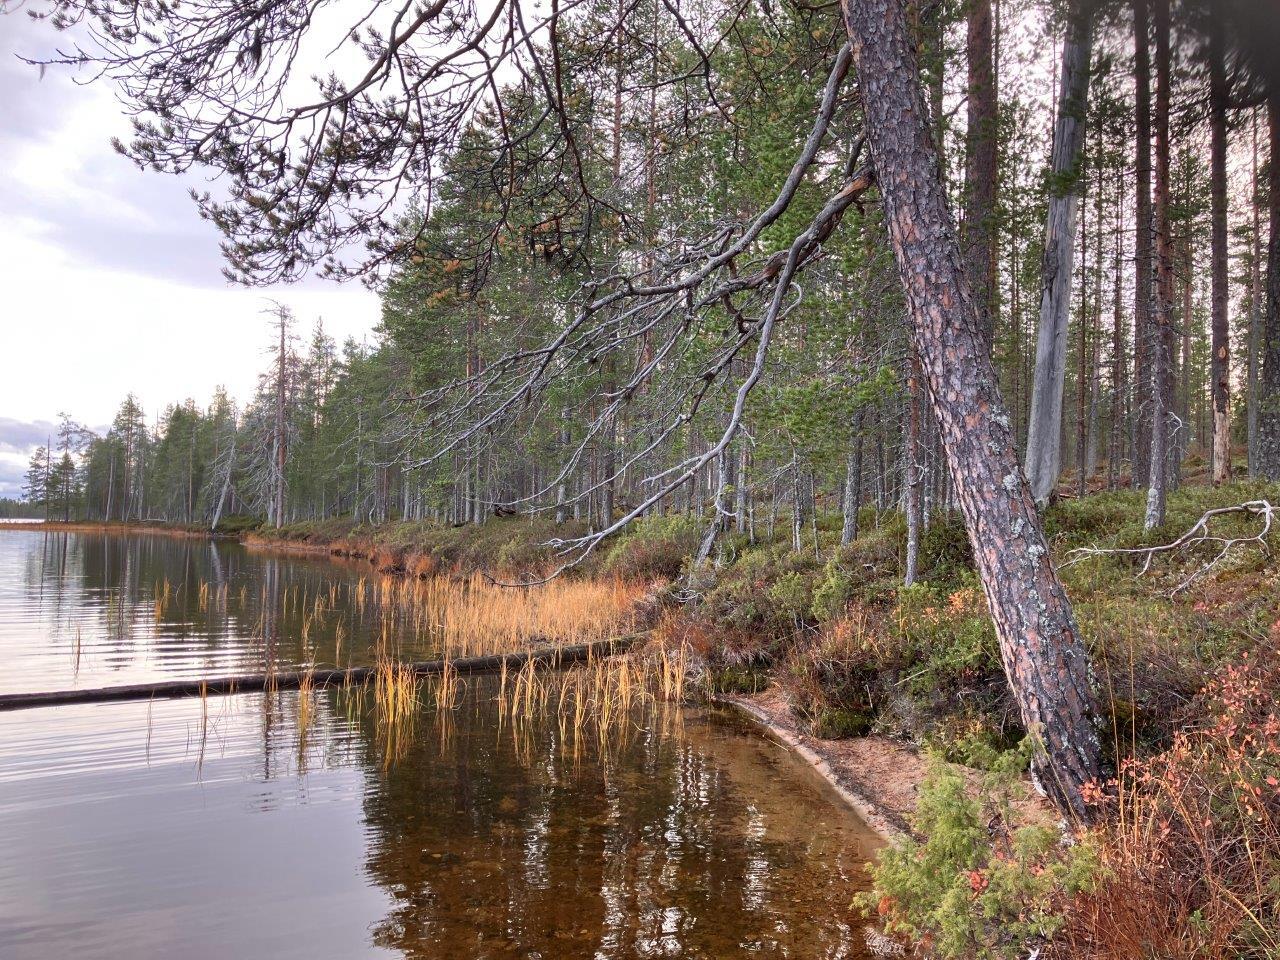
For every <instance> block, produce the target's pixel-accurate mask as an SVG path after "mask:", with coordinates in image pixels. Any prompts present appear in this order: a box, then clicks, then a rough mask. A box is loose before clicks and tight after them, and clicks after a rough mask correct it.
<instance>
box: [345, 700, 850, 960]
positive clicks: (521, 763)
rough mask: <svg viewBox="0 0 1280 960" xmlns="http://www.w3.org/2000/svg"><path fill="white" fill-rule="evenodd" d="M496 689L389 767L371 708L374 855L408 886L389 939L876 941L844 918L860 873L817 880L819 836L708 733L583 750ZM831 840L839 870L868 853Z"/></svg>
mask: <svg viewBox="0 0 1280 960" xmlns="http://www.w3.org/2000/svg"><path fill="white" fill-rule="evenodd" d="M484 700H485V698H484V696H483V695H480V696H479V697H477V696H475V695H473V696H472V697H469V698H468V699H467V701H465V702H464V704H463V706H462V707H461V708H460V709H459V710H458V711H457V715H456V717H455V718H454V722H453V727H452V730H451V735H450V736H449V738H448V739H447V740H445V741H443V743H442V742H441V741H440V740H439V738H436V737H433V736H431V735H430V733H429V731H430V729H431V727H432V724H431V722H430V718H426V719H425V720H424V721H423V722H422V723H421V724H420V728H422V732H420V734H419V736H418V737H417V738H416V739H415V741H414V743H413V745H412V748H411V750H410V752H409V753H408V755H406V756H405V757H404V758H403V759H402V760H401V761H400V762H399V763H397V764H395V765H393V766H391V767H390V768H387V769H383V767H382V766H381V764H380V763H379V756H380V754H379V751H378V747H377V744H376V742H375V740H376V735H377V734H376V729H377V728H376V722H375V721H374V720H373V719H372V717H371V713H372V711H369V713H368V714H366V715H365V716H364V717H363V718H362V720H361V733H362V736H363V738H364V740H365V749H366V751H367V755H366V767H367V769H368V770H369V771H370V772H369V774H368V788H367V793H366V799H365V818H366V823H367V828H368V854H367V870H368V873H369V876H370V877H371V878H372V879H373V880H374V881H375V882H377V883H378V884H379V885H380V886H382V887H383V888H384V889H385V890H386V891H387V893H388V894H389V896H390V897H391V899H392V901H393V906H392V908H391V910H390V912H389V913H388V916H387V917H386V918H385V920H383V921H382V922H381V923H379V924H378V925H377V926H376V927H375V928H374V930H373V938H374V941H375V943H377V944H378V945H380V946H384V947H388V948H394V949H397V950H400V951H403V952H404V953H405V954H406V955H407V956H409V957H423V958H426V957H432V958H435V957H442V956H449V957H455V956H456V957H476V958H481V957H493V958H500V957H515V956H522V957H523V956H539V955H540V956H542V957H547V958H551V957H556V958H574V957H610V958H612V957H616V958H631V957H639V956H670V957H728V956H737V955H740V954H742V953H746V952H753V951H756V952H760V953H763V954H765V955H776V956H798V957H806V958H809V957H843V956H862V953H861V950H862V948H861V946H860V944H857V943H855V942H854V939H855V938H854V937H853V935H852V933H851V931H850V929H849V927H848V925H847V924H846V923H843V922H841V921H840V920H839V919H838V918H840V917H844V916H846V915H847V913H848V909H847V908H848V904H849V901H850V900H851V899H852V891H853V890H854V889H856V887H857V886H858V885H859V884H857V883H856V882H855V884H854V885H844V884H843V883H841V882H840V881H841V879H842V877H841V874H842V872H843V868H842V867H836V870H835V873H834V874H833V876H832V877H831V878H827V879H821V880H820V879H817V878H816V877H815V873H814V871H815V868H816V865H817V863H818V862H819V861H817V860H816V859H810V858H809V857H808V856H807V855H806V854H807V850H806V846H805V841H804V840H803V839H796V838H795V837H792V836H786V837H785V838H784V839H779V837H778V836H776V835H775V832H774V830H773V824H772V823H771V816H770V815H768V814H765V813H763V812H762V811H760V810H759V809H757V808H755V806H754V805H753V804H752V803H751V801H750V798H749V796H747V795H746V794H744V791H743V790H742V789H741V788H740V785H735V784H734V782H733V781H732V779H731V777H729V776H728V775H727V774H726V773H725V771H724V769H723V767H722V765H721V763H720V762H719V760H718V759H717V757H716V756H714V755H712V754H710V753H708V752H707V750H706V749H705V744H704V743H703V742H702V741H700V740H698V739H697V738H696V737H695V738H692V739H691V738H686V737H676V738H668V737H664V736H662V735H661V734H660V733H658V732H657V731H656V730H649V731H642V732H640V733H639V734H638V735H637V736H635V737H634V738H632V739H631V740H630V741H629V742H628V743H626V744H625V745H623V746H621V747H619V748H618V749H617V750H614V751H611V752H610V754H609V756H608V757H605V758H602V757H601V756H600V755H599V754H598V753H597V752H596V748H595V745H594V744H591V745H589V746H587V747H586V748H585V749H584V750H582V752H581V753H580V755H579V757H578V759H577V761H576V762H575V760H574V759H573V758H572V753H573V750H572V745H571V744H566V743H563V742H561V733H560V731H559V730H558V728H557V727H556V725H555V724H553V723H546V724H543V725H542V728H541V730H540V732H539V733H538V735H537V737H536V740H535V742H534V743H533V744H532V745H530V744H528V743H525V744H523V745H521V744H520V743H519V742H518V741H517V740H515V739H513V737H512V736H511V730H510V728H509V727H508V728H507V729H505V730H499V727H498V724H497V718H496V711H495V710H494V709H493V708H492V706H491V704H489V703H487V702H483V701H484ZM819 833H820V831H819ZM826 853H827V856H825V857H823V860H822V863H823V869H824V870H825V869H827V868H830V867H832V866H833V863H832V861H833V859H834V860H836V861H840V860H841V859H843V860H844V861H852V860H854V859H857V860H858V862H859V863H860V858H858V857H857V855H856V854H855V853H854V852H848V853H846V854H843V855H840V851H830V850H828V851H826ZM832 854H837V856H835V857H834V858H833V857H832V856H831V855H832ZM858 873H859V877H860V868H858ZM831 880H834V881H836V882H835V883H832V882H830V881H831Z"/></svg>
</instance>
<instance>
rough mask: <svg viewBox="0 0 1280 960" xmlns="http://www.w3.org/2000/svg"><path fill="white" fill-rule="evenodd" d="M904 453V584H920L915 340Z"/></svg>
mask: <svg viewBox="0 0 1280 960" xmlns="http://www.w3.org/2000/svg"><path fill="white" fill-rule="evenodd" d="M904 444H905V445H904V447H903V451H902V463H903V477H902V492H903V496H904V497H905V501H906V502H905V509H906V513H907V558H906V571H905V574H904V576H903V578H902V582H903V583H904V584H906V585H907V586H908V587H909V586H911V585H913V584H914V583H915V582H916V574H917V572H918V571H917V567H918V566H919V561H920V528H921V527H922V526H924V503H923V496H922V495H923V493H924V491H923V489H922V488H923V486H924V483H923V478H922V477H921V475H920V455H921V446H922V445H921V443H920V360H919V358H918V357H917V356H916V351H915V344H914V340H913V342H912V349H911V359H910V361H909V366H908V368H907V436H906V439H905V441H904Z"/></svg>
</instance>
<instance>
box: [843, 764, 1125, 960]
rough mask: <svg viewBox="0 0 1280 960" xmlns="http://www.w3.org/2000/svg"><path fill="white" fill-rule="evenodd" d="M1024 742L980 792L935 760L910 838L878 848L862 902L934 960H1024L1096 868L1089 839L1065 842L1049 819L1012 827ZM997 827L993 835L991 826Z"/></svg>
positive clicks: (1044, 938) (1087, 885)
mask: <svg viewBox="0 0 1280 960" xmlns="http://www.w3.org/2000/svg"><path fill="white" fill-rule="evenodd" d="M1027 749H1028V747H1026V746H1025V745H1024V747H1023V748H1021V749H1019V750H1016V751H1010V752H1008V753H1006V754H1004V755H1002V756H1001V757H1000V758H999V759H998V761H997V762H995V763H993V764H992V772H991V773H990V774H988V776H987V777H986V779H985V782H984V784H983V793H982V795H983V797H984V798H985V799H979V798H978V797H975V796H973V795H971V793H970V791H969V790H968V789H967V787H966V783H965V780H964V778H963V777H962V776H961V775H960V774H959V773H958V772H957V771H956V770H955V769H954V768H953V767H951V766H950V765H948V764H946V763H945V762H943V761H941V760H939V759H935V760H933V761H932V763H931V764H930V768H929V773H928V775H927V777H926V779H925V782H924V783H923V785H922V786H921V788H920V797H919V801H918V803H917V806H916V811H915V814H914V816H913V817H912V828H913V830H914V832H915V833H916V834H918V835H919V836H921V837H922V838H923V839H921V840H915V839H906V840H902V841H900V842H899V843H897V844H895V845H893V846H891V847H888V848H886V849H885V850H884V851H882V852H881V854H880V856H879V857H878V859H877V862H876V864H875V866H874V868H873V880H874V888H873V890H872V892H871V893H869V894H866V895H863V896H861V897H859V903H860V904H861V905H862V906H863V907H864V908H867V909H870V910H873V911H875V912H877V913H879V914H880V916H881V917H882V919H883V921H884V923H885V926H886V928H887V929H888V930H889V932H891V933H894V934H901V935H904V936H906V937H909V938H910V939H911V940H913V941H915V942H922V943H926V944H928V945H929V948H930V950H931V951H932V954H933V955H935V956H937V957H940V958H954V960H970V958H982V960H987V958H999V960H1020V958H1023V957H1025V956H1027V955H1028V953H1029V952H1030V951H1031V950H1032V949H1034V948H1035V947H1037V946H1042V945H1043V944H1044V943H1045V942H1046V941H1047V940H1048V939H1049V938H1050V937H1052V935H1053V934H1054V933H1055V932H1056V931H1057V930H1058V929H1059V928H1060V927H1061V926H1062V924H1063V922H1064V920H1063V916H1062V912H1061V911H1062V908H1063V907H1064V905H1065V903H1066V902H1067V900H1068V899H1069V898H1070V897H1072V896H1073V895H1075V894H1076V893H1078V892H1080V891H1085V890H1089V889H1092V888H1093V886H1094V885H1095V884H1096V882H1097V878H1098V874H1099V867H1098V856H1097V852H1096V850H1095V849H1094V848H1093V847H1092V846H1091V845H1089V844H1088V843H1068V844H1064V843H1063V842H1062V840H1061V837H1060V835H1059V834H1058V832H1057V831H1056V830H1054V829H1052V828H1050V827H1045V826H1035V825H1032V826H1023V827H1020V828H1018V829H1016V830H1010V829H1009V827H1008V824H1009V816H1010V814H1009V806H1008V798H1009V790H1010V788H1011V786H1012V784H1013V782H1014V780H1015V778H1016V776H1017V773H1018V771H1019V770H1021V769H1022V767H1023V765H1024V764H1025V761H1026V752H1027ZM993 823H994V824H996V827H995V830H994V833H993V832H992V830H990V829H989V824H993Z"/></svg>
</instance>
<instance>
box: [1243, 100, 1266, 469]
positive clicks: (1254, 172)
mask: <svg viewBox="0 0 1280 960" xmlns="http://www.w3.org/2000/svg"><path fill="white" fill-rule="evenodd" d="M1249 126H1250V129H1251V132H1252V139H1253V149H1252V151H1251V156H1250V159H1249V207H1250V210H1251V211H1252V214H1253V236H1252V238H1251V239H1250V247H1251V255H1250V257H1249V261H1250V262H1249V337H1248V340H1247V342H1246V348H1247V349H1248V351H1249V356H1248V357H1247V358H1246V360H1245V378H1246V380H1245V389H1246V390H1247V391H1248V393H1247V395H1246V397H1245V404H1246V411H1245V416H1246V424H1245V426H1246V430H1247V432H1248V436H1247V438H1246V443H1247V445H1248V460H1249V477H1250V479H1252V478H1254V477H1256V476H1257V475H1258V348H1259V345H1260V343H1261V339H1262V337H1261V333H1262V223H1261V215H1260V208H1261V206H1262V205H1261V204H1260V203H1258V197H1259V191H1260V190H1261V185H1260V184H1259V183H1258V112H1257V111H1256V110H1255V111H1253V115H1252V116H1251V117H1250V118H1249Z"/></svg>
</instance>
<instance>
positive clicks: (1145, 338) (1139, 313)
mask: <svg viewBox="0 0 1280 960" xmlns="http://www.w3.org/2000/svg"><path fill="white" fill-rule="evenodd" d="M1147 12H1148V11H1147V0H1134V3H1133V81H1134V118H1135V121H1136V124H1135V127H1136V129H1135V139H1136V140H1137V156H1136V157H1135V160H1134V163H1135V176H1134V180H1135V183H1136V187H1135V194H1136V197H1135V202H1134V213H1135V219H1136V223H1135V224H1134V231H1135V238H1134V293H1133V414H1132V415H1133V417H1134V442H1133V476H1132V481H1131V486H1132V487H1133V489H1135V490H1138V489H1141V488H1142V487H1143V486H1145V485H1146V483H1147V480H1148V478H1149V476H1150V473H1151V406H1152V401H1153V398H1152V395H1151V361H1152V353H1153V350H1152V338H1151V336H1152V335H1151V247H1152V237H1151V226H1152V224H1151V54H1150V45H1149V39H1148V36H1147V34H1148V16H1147Z"/></svg>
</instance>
